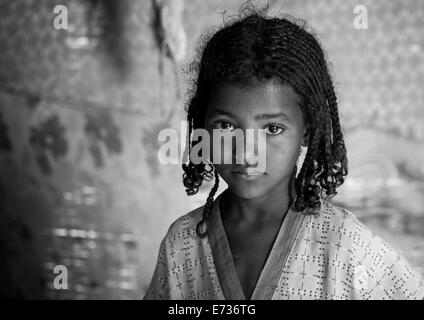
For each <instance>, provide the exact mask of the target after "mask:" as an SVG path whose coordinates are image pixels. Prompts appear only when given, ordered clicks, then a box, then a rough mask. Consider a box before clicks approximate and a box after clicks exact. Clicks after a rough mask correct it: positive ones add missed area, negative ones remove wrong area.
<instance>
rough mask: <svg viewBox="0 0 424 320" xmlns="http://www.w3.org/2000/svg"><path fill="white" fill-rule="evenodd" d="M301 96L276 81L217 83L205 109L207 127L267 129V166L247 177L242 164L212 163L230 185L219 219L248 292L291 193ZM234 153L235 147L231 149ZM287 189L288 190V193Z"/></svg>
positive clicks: (300, 140) (301, 140)
mask: <svg viewBox="0 0 424 320" xmlns="http://www.w3.org/2000/svg"><path fill="white" fill-rule="evenodd" d="M299 101H300V100H299V97H298V96H297V94H296V93H295V92H294V91H293V89H292V88H291V87H290V86H288V85H281V83H280V82H279V81H278V80H269V81H267V82H260V83H256V84H254V85H252V86H250V87H248V88H246V87H240V86H236V85H234V84H229V83H226V84H221V85H219V86H217V88H216V89H215V92H214V94H213V95H212V99H211V101H210V103H209V106H208V111H207V113H206V118H205V124H206V128H207V130H209V131H210V133H212V129H221V130H222V129H223V130H228V131H229V132H230V133H231V131H232V130H234V129H236V128H240V129H242V130H246V129H265V130H266V133H267V134H266V169H265V172H264V173H263V174H260V175H256V176H249V174H246V175H241V174H239V173H237V171H240V170H244V169H246V168H249V167H252V163H250V162H249V161H248V160H247V159H249V157H250V155H245V160H246V161H245V162H244V164H242V165H240V164H236V162H235V161H233V162H232V164H215V168H216V170H217V172H218V173H219V175H220V176H221V177H222V178H223V179H224V180H225V182H226V183H227V184H228V187H229V188H228V189H227V190H226V191H225V192H224V194H223V197H222V201H221V212H222V221H223V223H224V227H225V230H226V234H227V238H228V241H229V243H230V247H231V252H232V254H233V260H234V265H235V267H236V270H237V274H238V277H239V280H240V284H241V286H242V289H243V291H244V293H245V296H246V297H247V298H249V297H251V295H252V293H253V290H254V288H255V285H256V283H257V280H258V278H259V275H260V272H261V270H262V268H263V266H264V264H265V262H266V260H267V258H268V255H269V252H270V250H271V248H272V245H273V243H274V241H275V237H276V235H277V233H278V231H279V228H280V226H281V223H282V221H283V219H284V217H285V214H286V212H287V209H288V208H289V205H290V204H291V203H292V200H293V195H294V184H293V183H294V177H293V174H294V169H295V165H296V161H297V159H298V157H299V154H300V147H301V145H304V146H306V145H307V130H306V126H305V123H304V119H303V114H302V112H301V109H300V107H299ZM233 155H234V156H235V149H234V150H233ZM222 162H223V161H222ZM289 189H290V192H289Z"/></svg>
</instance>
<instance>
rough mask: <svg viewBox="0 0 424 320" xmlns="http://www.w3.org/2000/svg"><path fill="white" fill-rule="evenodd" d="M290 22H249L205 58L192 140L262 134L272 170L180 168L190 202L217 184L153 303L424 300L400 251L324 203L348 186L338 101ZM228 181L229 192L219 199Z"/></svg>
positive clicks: (164, 246)
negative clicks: (197, 133)
mask: <svg viewBox="0 0 424 320" xmlns="http://www.w3.org/2000/svg"><path fill="white" fill-rule="evenodd" d="M290 20H291V19H287V18H268V17H266V16H264V15H263V14H261V13H250V14H249V15H247V16H245V17H243V18H241V19H239V20H238V21H236V22H233V23H232V24H230V25H227V26H225V27H224V28H223V29H221V30H220V31H218V32H216V33H215V34H214V35H213V36H212V38H211V39H210V40H209V41H208V42H207V44H206V46H205V47H204V49H203V52H202V55H201V59H200V63H199V66H198V74H197V81H196V86H195V92H194V94H193V96H192V98H191V101H190V103H189V105H188V110H187V111H188V122H189V135H190V134H191V133H192V132H193V130H194V129H198V128H204V129H206V130H208V132H210V133H211V136H212V131H213V130H214V129H215V130H216V129H220V130H222V131H224V132H227V133H228V134H231V133H232V132H233V131H234V130H236V129H241V130H243V131H245V130H246V129H255V130H259V129H263V130H265V133H266V142H265V143H266V167H265V170H264V171H260V170H256V169H257V157H256V158H255V157H254V155H253V154H249V153H248V152H247V151H246V152H244V154H243V155H242V156H243V157H244V159H243V160H244V161H242V162H241V163H242V164H240V161H239V162H237V161H233V162H232V163H231V164H225V163H224V164H214V163H200V164H195V163H193V162H192V161H191V159H190V161H189V163H188V165H186V164H184V165H183V169H184V175H183V180H184V185H185V187H186V188H187V193H188V194H189V195H192V194H195V193H196V192H197V191H198V188H199V187H200V185H201V184H202V181H203V180H204V179H211V178H214V179H215V184H214V186H213V188H212V190H211V192H210V194H209V197H208V199H207V202H206V204H205V205H204V206H203V207H201V208H198V209H196V210H194V211H192V212H190V213H188V214H186V215H184V216H182V217H181V218H179V219H177V220H176V221H175V222H174V223H173V224H172V225H171V227H170V228H169V230H168V232H167V234H166V236H165V238H164V239H163V241H162V243H161V245H160V250H159V256H158V260H157V265H156V269H155V271H154V274H153V278H152V281H151V284H150V286H149V289H148V292H147V293H146V296H145V299H422V298H423V297H424V287H423V278H422V277H421V276H420V275H418V274H417V273H415V272H414V270H413V269H412V268H411V267H410V266H409V265H408V263H407V262H406V261H405V260H404V259H403V258H402V257H401V256H399V254H398V253H397V252H395V251H394V250H393V249H392V248H391V247H389V246H388V245H387V243H386V242H384V241H383V240H382V239H380V238H378V237H377V236H375V235H374V234H373V233H372V232H371V231H370V230H369V229H367V227H365V226H364V225H363V224H362V223H361V222H360V221H358V220H357V219H356V218H355V217H354V216H353V215H352V214H351V213H350V212H348V211H347V210H345V209H343V208H338V207H335V206H334V205H332V204H331V203H330V202H328V201H327V200H325V199H324V196H323V195H324V193H325V198H326V199H328V198H329V197H331V196H334V195H335V194H336V189H337V187H339V186H340V185H341V184H342V183H343V181H344V179H345V177H346V175H347V158H346V149H345V144H344V141H343V134H342V131H341V129H340V123H339V116H338V109H337V99H336V95H335V93H334V88H333V85H332V80H331V77H330V74H329V71H328V67H327V64H326V61H325V58H324V54H323V51H322V49H321V47H320V45H319V43H318V42H317V40H316V39H315V38H314V36H312V35H311V34H310V33H309V32H307V31H306V30H305V29H304V28H303V27H301V26H299V25H298V24H296V23H294V22H291V21H290ZM198 142H199V141H194V140H193V139H191V140H190V141H189V149H190V150H191V149H192V148H193V146H194V145H196V143H198ZM301 146H304V147H307V153H306V156H305V159H304V162H303V165H302V167H301V168H300V170H299V171H297V161H298V158H299V155H300V151H301ZM224 147H225V146H224ZM230 153H231V154H232V157H234V159H235V158H236V157H237V156H238V157H240V155H237V152H234V150H231V151H230ZM259 156H260V155H259ZM219 176H220V177H221V178H222V179H223V180H225V182H226V183H227V184H228V189H226V190H225V191H224V192H223V193H221V194H220V195H218V196H217V197H216V199H215V200H214V195H215V193H216V191H217V189H218V183H219Z"/></svg>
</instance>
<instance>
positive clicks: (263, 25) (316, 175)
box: [182, 11, 347, 236]
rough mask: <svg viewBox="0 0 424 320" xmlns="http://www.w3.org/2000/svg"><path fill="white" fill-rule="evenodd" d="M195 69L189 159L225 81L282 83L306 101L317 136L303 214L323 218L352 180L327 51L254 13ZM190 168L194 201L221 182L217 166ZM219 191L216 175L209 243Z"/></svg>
mask: <svg viewBox="0 0 424 320" xmlns="http://www.w3.org/2000/svg"><path fill="white" fill-rule="evenodd" d="M194 67H195V69H194V70H195V74H196V76H195V79H193V80H194V84H193V88H192V90H193V92H192V94H191V98H190V100H189V102H188V104H187V106H186V111H187V120H188V124H189V128H188V139H189V140H188V150H189V153H190V151H191V148H192V147H193V146H194V145H195V144H197V143H199V142H200V141H192V140H191V139H190V136H191V133H192V131H193V130H194V129H196V128H203V127H204V119H205V115H206V107H207V105H208V103H207V102H208V99H209V96H210V92H211V88H213V87H214V86H216V85H217V84H218V83H220V82H224V81H225V82H233V83H237V84H238V85H245V86H249V85H251V84H253V83H255V82H257V81H268V80H271V79H273V78H277V79H279V81H280V82H281V83H282V84H288V85H290V86H291V87H292V88H293V89H294V91H295V92H296V93H297V94H298V96H299V97H300V100H301V103H300V108H301V110H302V113H303V116H304V119H305V123H306V127H307V131H308V136H309V139H308V149H307V153H306V156H305V160H304V162H303V165H302V167H301V169H300V172H299V174H298V176H297V177H296V180H295V189H296V200H295V203H294V207H295V209H296V210H297V211H303V210H305V209H308V208H309V209H314V210H315V209H317V208H319V206H320V201H319V196H320V195H321V196H324V195H323V192H324V191H325V194H326V197H325V198H327V199H328V198H330V197H332V196H334V195H336V194H337V192H336V189H337V187H339V186H340V185H341V184H342V183H343V182H344V178H345V176H346V175H347V156H346V148H345V143H344V140H343V134H342V130H341V127H340V121H339V115H338V108H337V97H336V94H335V91H334V87H333V83H332V79H331V75H330V73H329V70H328V67H327V64H326V61H325V57H324V53H323V50H322V48H321V46H320V44H319V42H318V41H317V39H316V38H315V37H314V36H313V35H312V34H311V33H310V32H308V31H306V29H305V25H304V24H303V26H302V25H299V24H298V23H297V22H296V21H295V19H294V18H293V17H291V16H284V17H282V18H277V17H267V16H266V14H263V13H262V12H257V11H255V12H250V13H249V14H247V15H245V16H243V17H241V18H239V19H238V20H236V21H235V22H231V23H229V24H227V25H226V26H225V27H224V28H222V29H220V30H219V31H217V32H216V33H214V34H213V36H212V37H211V38H210V39H209V40H208V41H207V42H206V45H205V46H204V48H203V49H202V51H201V56H200V61H198V62H194ZM182 167H183V170H184V173H183V183H184V186H185V187H186V192H187V194H188V195H193V194H196V193H197V191H198V189H199V187H200V186H201V184H202V182H203V180H211V179H212V178H213V171H214V168H213V166H211V165H208V164H204V163H200V164H193V163H192V162H191V161H190V159H189V162H188V164H183V166H182ZM218 184H219V178H218V174H217V173H216V170H215V184H214V186H213V188H212V190H211V192H210V194H209V197H208V199H207V202H206V205H205V207H204V212H203V218H202V220H201V221H200V222H199V225H198V228H197V229H196V232H197V234H198V235H199V236H204V235H205V232H204V231H202V230H204V228H202V227H204V226H203V224H204V223H205V222H206V220H207V218H208V216H209V214H210V212H211V210H212V202H213V197H214V195H215V193H216V191H217V189H218ZM314 210H313V211H314Z"/></svg>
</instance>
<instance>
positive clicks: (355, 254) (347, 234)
mask: <svg viewBox="0 0 424 320" xmlns="http://www.w3.org/2000/svg"><path fill="white" fill-rule="evenodd" d="M309 221H310V224H311V225H312V224H314V226H315V228H316V227H318V229H319V234H318V236H319V237H320V238H321V239H322V240H324V239H325V241H326V245H327V254H328V255H329V256H334V257H339V258H340V257H341V256H342V257H344V258H345V259H346V261H347V262H349V264H353V265H354V269H353V270H354V275H353V278H354V279H359V282H361V283H362V285H361V286H363V284H366V290H364V297H365V298H371V299H379V298H381V297H386V298H392V299H413V298H421V297H422V296H423V295H424V287H423V278H422V275H420V274H419V273H418V272H417V271H416V270H414V269H413V267H412V266H411V265H410V264H409V263H408V261H407V260H406V259H405V258H404V257H403V256H402V255H401V254H400V252H398V251H397V250H395V249H394V248H392V247H391V246H390V245H389V244H388V243H387V242H386V241H385V240H384V239H382V238H381V237H379V236H377V235H376V234H375V233H374V232H373V231H372V230H371V229H369V228H368V227H367V226H365V225H364V224H363V223H362V222H361V221H359V220H358V219H357V218H356V217H355V215H354V214H353V213H352V212H350V211H349V210H347V209H345V208H342V207H339V206H336V205H333V204H331V203H330V202H328V201H326V200H322V201H321V209H320V210H319V212H317V214H315V215H314V216H312V218H311V219H310V220H309ZM333 253H336V254H334V255H333Z"/></svg>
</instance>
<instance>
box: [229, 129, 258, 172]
mask: <svg viewBox="0 0 424 320" xmlns="http://www.w3.org/2000/svg"><path fill="white" fill-rule="evenodd" d="M243 133H244V139H243V145H242V146H238V145H237V143H236V144H234V145H233V157H234V159H235V163H236V164H247V165H249V166H256V165H257V164H258V160H259V159H258V151H257V150H258V139H256V137H255V132H254V130H253V129H247V130H244V131H243Z"/></svg>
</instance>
